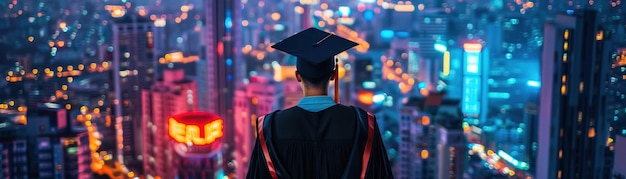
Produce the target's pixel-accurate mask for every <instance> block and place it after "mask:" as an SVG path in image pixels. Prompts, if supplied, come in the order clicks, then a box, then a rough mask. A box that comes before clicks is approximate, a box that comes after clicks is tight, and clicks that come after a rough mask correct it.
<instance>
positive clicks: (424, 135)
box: [396, 107, 437, 178]
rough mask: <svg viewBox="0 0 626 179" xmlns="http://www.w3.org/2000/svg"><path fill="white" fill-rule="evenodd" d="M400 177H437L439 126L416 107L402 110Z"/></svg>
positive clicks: (398, 174) (399, 150)
mask: <svg viewBox="0 0 626 179" xmlns="http://www.w3.org/2000/svg"><path fill="white" fill-rule="evenodd" d="M398 124H399V133H400V146H399V148H398V152H399V157H398V160H399V161H398V164H397V165H398V171H397V172H396V173H397V174H396V177H398V178H436V176H437V164H436V161H437V159H436V154H437V153H436V151H437V150H436V147H437V143H436V142H437V139H436V138H437V135H435V134H436V133H437V128H436V127H435V126H434V125H430V117H429V116H428V114H426V113H422V112H420V111H418V110H417V109H416V108H415V107H404V108H403V109H401V110H400V120H399V121H398Z"/></svg>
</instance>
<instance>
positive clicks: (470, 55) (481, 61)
mask: <svg viewBox="0 0 626 179" xmlns="http://www.w3.org/2000/svg"><path fill="white" fill-rule="evenodd" d="M463 49H464V50H465V53H464V55H463V56H464V60H463V63H462V64H463V91H462V100H461V110H462V111H463V114H464V115H465V116H467V117H469V118H473V119H477V120H479V121H480V122H483V123H484V122H486V120H487V111H488V109H487V107H488V101H487V97H488V95H487V93H488V92H489V88H488V85H487V84H488V77H489V56H488V54H489V51H488V49H487V48H483V44H481V43H475V42H466V43H465V44H463Z"/></svg>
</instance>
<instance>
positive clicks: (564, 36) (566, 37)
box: [563, 30, 569, 40]
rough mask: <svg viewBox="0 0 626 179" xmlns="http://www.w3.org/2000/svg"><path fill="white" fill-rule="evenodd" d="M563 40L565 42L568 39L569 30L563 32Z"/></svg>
mask: <svg viewBox="0 0 626 179" xmlns="http://www.w3.org/2000/svg"><path fill="white" fill-rule="evenodd" d="M563 38H564V39H565V40H567V39H569V30H565V32H563Z"/></svg>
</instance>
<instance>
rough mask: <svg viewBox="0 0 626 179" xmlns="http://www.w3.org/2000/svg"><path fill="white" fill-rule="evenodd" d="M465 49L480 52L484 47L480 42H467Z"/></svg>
mask: <svg viewBox="0 0 626 179" xmlns="http://www.w3.org/2000/svg"><path fill="white" fill-rule="evenodd" d="M463 49H465V51H467V52H480V51H481V50H482V49H483V45H482V44H479V43H465V44H463Z"/></svg>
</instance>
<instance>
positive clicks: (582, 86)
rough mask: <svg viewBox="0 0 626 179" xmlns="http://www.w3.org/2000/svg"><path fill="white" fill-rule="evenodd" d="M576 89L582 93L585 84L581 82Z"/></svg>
mask: <svg viewBox="0 0 626 179" xmlns="http://www.w3.org/2000/svg"><path fill="white" fill-rule="evenodd" d="M578 88H579V90H580V92H583V89H585V84H584V83H583V82H582V81H581V82H580V85H578Z"/></svg>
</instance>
